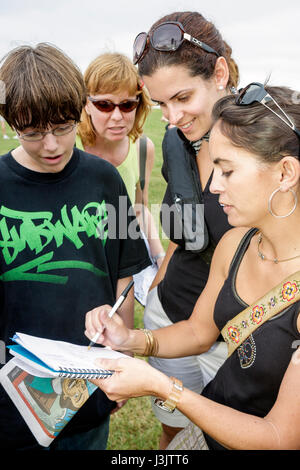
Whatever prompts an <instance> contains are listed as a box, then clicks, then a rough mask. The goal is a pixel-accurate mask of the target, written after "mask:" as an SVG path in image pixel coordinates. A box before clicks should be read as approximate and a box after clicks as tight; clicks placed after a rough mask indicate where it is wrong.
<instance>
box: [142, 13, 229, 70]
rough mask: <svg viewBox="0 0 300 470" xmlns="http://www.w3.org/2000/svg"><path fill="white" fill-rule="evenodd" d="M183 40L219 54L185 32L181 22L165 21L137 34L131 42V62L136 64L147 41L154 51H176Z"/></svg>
mask: <svg viewBox="0 0 300 470" xmlns="http://www.w3.org/2000/svg"><path fill="white" fill-rule="evenodd" d="M184 40H187V41H189V42H191V43H192V44H195V45H196V46H199V47H201V48H202V49H203V50H204V51H206V52H209V53H212V54H216V55H217V56H218V57H220V54H219V53H218V52H217V51H215V50H214V49H213V48H212V47H210V46H208V45H207V44H205V43H204V42H202V41H199V39H196V38H194V37H193V36H191V35H190V34H188V33H186V32H185V30H184V27H183V26H182V24H181V23H178V22H176V21H166V22H165V23H161V24H160V25H158V26H157V27H156V28H155V29H153V31H151V32H150V33H145V32H143V33H140V34H138V35H137V37H136V38H135V40H134V44H133V63H134V65H136V64H137V63H138V62H139V61H140V60H141V59H142V58H143V57H144V56H145V54H146V52H147V49H148V48H149V41H150V43H151V46H152V47H153V49H155V50H156V51H164V52H172V51H177V49H178V48H179V47H180V46H181V44H182V43H183V41H184Z"/></svg>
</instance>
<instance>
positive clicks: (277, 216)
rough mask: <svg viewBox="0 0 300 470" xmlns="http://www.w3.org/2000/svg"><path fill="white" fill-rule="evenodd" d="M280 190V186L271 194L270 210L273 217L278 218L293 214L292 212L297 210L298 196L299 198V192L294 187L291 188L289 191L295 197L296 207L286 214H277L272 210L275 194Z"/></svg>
mask: <svg viewBox="0 0 300 470" xmlns="http://www.w3.org/2000/svg"><path fill="white" fill-rule="evenodd" d="M278 191H280V188H277V189H275V191H273V192H272V194H271V196H270V197H269V203H268V210H269V212H270V214H271V215H272V216H273V217H275V218H276V219H284V218H285V217H289V216H290V215H292V213H293V212H294V211H295V209H296V207H297V204H298V198H297V194H296V193H295V191H294V190H293V189H289V192H291V193H292V195H293V197H294V207H293V208H292V210H290V212H289V213H288V214H286V215H276V214H274V212H273V210H272V200H273V197H274V196H275V194H276V193H278Z"/></svg>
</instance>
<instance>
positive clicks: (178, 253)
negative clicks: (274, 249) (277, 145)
mask: <svg viewBox="0 0 300 470" xmlns="http://www.w3.org/2000/svg"><path fill="white" fill-rule="evenodd" d="M190 158H191V160H192V159H195V154H194V152H193V151H192V149H191V152H190ZM193 163H194V165H193V167H194V169H195V171H197V172H198V169H197V165H195V162H193V161H191V164H193ZM162 175H163V177H164V178H165V180H166V181H167V182H168V173H167V167H166V163H165V158H164V163H163V167H162ZM211 178H212V174H211V175H210V178H209V181H208V183H207V185H206V187H205V189H204V191H202V188H201V183H200V177H199V178H198V183H199V191H201V192H202V197H203V203H204V218H205V222H206V226H207V230H208V234H209V245H208V247H207V248H206V249H205V250H204V251H203V252H201V253H196V252H193V251H187V250H185V249H184V241H183V240H182V239H181V238H180V239H178V238H176V236H175V234H176V233H180V230H176V229H174V227H175V224H176V219H175V218H174V216H173V213H172V212H171V213H170V218H166V219H165V218H164V217H161V220H162V226H163V229H164V232H165V233H166V234H167V236H168V237H169V239H170V240H171V241H173V242H174V243H176V244H178V245H179V246H178V247H177V248H176V250H175V252H174V253H173V256H172V258H171V259H170V262H169V264H168V267H167V271H166V273H165V276H164V279H163V280H162V281H161V282H160V284H159V285H158V296H159V299H160V302H161V304H162V307H163V309H164V311H165V312H166V314H167V315H168V317H169V318H170V320H171V321H172V322H174V323H175V322H177V321H180V320H185V319H187V318H189V316H190V315H191V313H192V311H193V309H194V305H195V303H196V301H197V299H198V297H199V296H200V294H201V292H202V290H203V289H204V287H205V285H206V282H207V279H208V274H209V266H210V262H211V257H212V254H213V251H214V248H215V246H216V244H217V243H218V242H219V240H220V238H221V237H222V236H223V235H224V233H225V232H226V231H227V230H229V229H230V228H231V227H230V225H229V224H228V221H227V216H226V214H225V213H224V211H223V209H222V207H221V206H220V204H219V203H218V199H219V196H218V195H216V194H212V193H211V192H210V191H209V185H210V182H211ZM173 205H174V201H173V200H172V196H171V192H170V187H169V185H168V186H167V189H166V193H165V196H164V199H163V204H162V208H164V207H171V206H173ZM164 220H167V221H168V226H164ZM169 221H170V222H169Z"/></svg>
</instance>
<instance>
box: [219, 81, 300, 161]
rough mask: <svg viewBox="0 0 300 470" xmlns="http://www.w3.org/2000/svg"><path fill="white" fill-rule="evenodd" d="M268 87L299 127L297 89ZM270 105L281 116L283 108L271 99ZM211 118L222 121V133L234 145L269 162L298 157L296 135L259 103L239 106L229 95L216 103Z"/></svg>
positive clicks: (299, 110) (273, 96)
mask: <svg viewBox="0 0 300 470" xmlns="http://www.w3.org/2000/svg"><path fill="white" fill-rule="evenodd" d="M265 89H266V91H267V92H268V93H269V94H270V95H271V96H272V98H274V99H275V100H276V101H277V103H278V104H279V106H281V108H282V109H283V110H284V112H285V113H286V114H287V115H288V116H289V118H290V119H291V120H292V121H293V122H294V124H295V126H296V127H297V128H298V129H299V127H300V107H299V104H297V103H296V102H295V99H294V97H295V96H296V92H295V91H293V90H291V89H289V88H286V87H267V86H265ZM268 106H269V107H271V108H272V109H274V111H275V112H276V113H278V114H279V115H280V110H278V108H277V107H276V106H275V105H274V104H273V103H272V102H271V101H270V102H268ZM283 117H284V116H283ZM212 120H213V123H214V124H215V123H216V122H217V121H218V122H219V123H220V128H221V132H222V134H223V135H224V136H225V137H227V138H228V139H230V140H231V142H232V143H233V144H234V145H236V146H238V147H242V148H245V149H247V150H249V151H250V152H252V153H254V154H256V155H258V156H259V157H260V159H261V160H262V161H264V162H266V163H268V162H276V161H279V160H280V159H281V158H282V157H283V156H287V155H291V156H294V157H296V158H298V155H299V139H298V138H297V136H296V134H295V133H294V132H293V131H292V129H290V128H289V126H287V125H286V124H285V123H284V122H282V120H281V119H279V117H278V116H275V115H274V114H273V113H272V112H271V111H270V110H269V109H267V108H266V107H265V106H263V105H262V104H260V103H258V102H255V103H253V104H251V105H247V106H237V105H236V104H235V97H234V96H226V97H225V98H222V99H220V100H219V101H217V103H216V104H215V106H214V108H213V112H212Z"/></svg>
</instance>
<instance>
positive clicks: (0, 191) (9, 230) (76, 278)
mask: <svg viewBox="0 0 300 470" xmlns="http://www.w3.org/2000/svg"><path fill="white" fill-rule="evenodd" d="M0 203H1V205H0V253H1V255H0V272H1V277H0V280H1V282H0V308H1V315H0V339H1V340H2V341H3V342H4V343H5V344H6V345H8V344H10V338H11V337H12V335H13V334H14V333H15V332H16V331H19V332H23V333H28V334H31V335H35V336H40V337H46V338H49V339H55V340H61V341H67V342H72V343H76V344H81V345H84V344H88V339H87V338H86V337H85V336H84V329H85V314H86V312H87V311H89V310H91V309H93V308H95V307H97V306H99V305H102V304H110V305H112V304H113V303H114V302H115V299H116V286H117V281H118V279H119V278H124V277H127V276H130V275H133V274H135V273H137V272H139V271H140V270H141V269H143V268H145V267H146V266H147V265H149V264H150V261H149V258H148V254H147V250H146V248H145V243H144V241H143V240H142V239H141V238H137V239H135V240H134V239H132V238H130V237H128V230H129V229H130V230H131V232H132V233H133V236H135V238H136V237H138V235H139V232H138V226H137V223H136V219H135V217H134V216H133V215H129V216H128V217H127V214H128V212H130V210H129V204H130V202H129V198H128V197H127V192H126V189H125V185H124V183H123V181H122V179H121V177H120V175H119V173H118V172H117V170H116V169H115V168H114V167H113V166H112V165H111V164H110V163H108V162H106V161H105V160H102V159H100V158H99V157H96V156H93V155H89V154H87V153H85V152H82V151H81V150H78V149H74V153H73V156H72V158H71V160H70V162H69V163H68V164H67V165H66V167H65V168H64V170H63V171H61V172H59V173H51V174H49V173H38V172H34V171H31V170H28V169H26V168H24V167H23V166H21V165H19V164H18V163H17V162H16V161H15V160H14V158H13V157H12V156H11V154H10V153H8V154H6V155H4V156H2V157H1V159H0ZM128 227H129V228H128ZM7 359H9V357H7ZM112 406H113V403H112V402H110V401H109V400H108V399H107V398H106V396H105V395H104V393H103V392H101V391H100V390H97V391H96V392H95V393H94V394H93V395H92V397H91V398H90V399H89V400H88V401H87V402H86V404H85V405H84V406H83V407H82V408H81V409H80V411H79V412H78V413H77V415H76V416H75V417H74V418H73V419H72V420H71V422H70V423H69V424H68V426H67V427H66V428H65V430H64V432H65V431H66V432H67V433H70V432H73V431H74V430H83V429H86V428H92V427H94V426H97V425H98V424H99V423H100V422H101V420H102V419H103V418H104V417H106V416H107V414H108V413H109V412H110V410H111V408H112ZM0 416H1V420H0V442H1V444H0V446H3V445H5V446H6V447H9V446H10V445H12V446H13V447H14V448H18V445H22V444H23V445H25V444H26V443H28V442H30V441H31V440H32V439H33V438H32V437H31V433H30V432H29V431H28V429H27V426H26V425H25V424H24V422H23V420H22V419H21V418H20V417H19V415H18V412H17V411H16V409H15V407H14V406H13V405H12V403H11V402H10V400H9V398H8V396H7V394H6V393H5V392H4V390H3V388H2V386H1V387H0Z"/></svg>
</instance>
